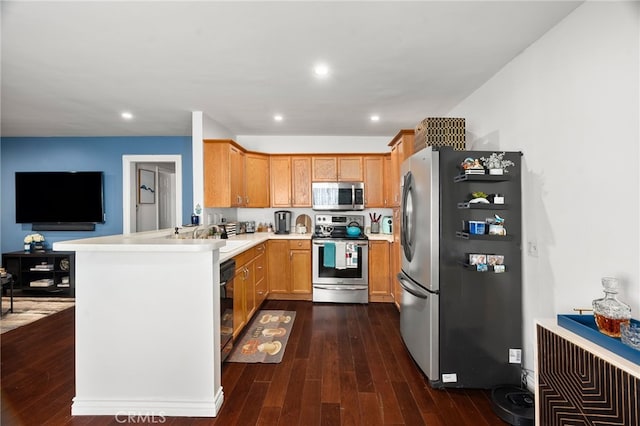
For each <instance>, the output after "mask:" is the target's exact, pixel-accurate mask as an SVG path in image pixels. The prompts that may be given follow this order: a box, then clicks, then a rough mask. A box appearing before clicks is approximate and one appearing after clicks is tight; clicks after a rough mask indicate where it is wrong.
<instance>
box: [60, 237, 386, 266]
mask: <svg viewBox="0 0 640 426" xmlns="http://www.w3.org/2000/svg"><path fill="white" fill-rule="evenodd" d="M172 235H173V230H171V229H162V230H158V231H147V232H136V233H133V234H121V235H108V236H103V237H94V238H83V239H79V240H69V241H59V242H55V243H53V249H54V250H58V251H60V250H62V251H104V252H108V251H131V252H138V251H139V252H176V251H180V252H200V251H209V250H215V249H220V261H224V260H226V259H229V258H231V257H234V256H237V255H238V254H240V253H242V252H244V251H246V250H248V249H250V248H252V247H254V246H256V245H258V244H260V243H263V242H265V241H268V240H310V239H311V233H306V234H297V233H291V234H275V233H273V232H256V233H253V234H239V235H235V236H233V237H231V238H229V239H228V240H223V239H214V238H199V239H191V238H171V236H172ZM367 237H368V238H369V240H372V241H387V242H393V236H392V235H389V234H367ZM227 241H229V242H230V243H229V244H227ZM232 241H246V242H247V243H246V244H242V245H237V243H231V242H232ZM231 245H233V247H229V246H231ZM225 246H226V248H225Z"/></svg>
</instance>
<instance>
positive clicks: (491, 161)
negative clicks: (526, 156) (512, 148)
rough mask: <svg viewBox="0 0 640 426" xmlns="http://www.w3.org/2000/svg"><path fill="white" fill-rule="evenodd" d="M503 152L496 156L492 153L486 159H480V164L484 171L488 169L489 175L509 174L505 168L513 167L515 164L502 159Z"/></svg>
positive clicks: (495, 153)
mask: <svg viewBox="0 0 640 426" xmlns="http://www.w3.org/2000/svg"><path fill="white" fill-rule="evenodd" d="M504 154H505V153H504V152H501V153H500V154H498V153H497V152H494V153H493V154H491V155H490V156H489V157H488V158H485V157H480V160H481V161H482V164H483V165H484V167H485V168H486V169H489V174H490V175H501V174H503V173H509V172H508V170H507V167H509V166H515V163H514V162H513V161H511V160H505V159H504Z"/></svg>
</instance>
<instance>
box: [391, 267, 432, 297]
mask: <svg viewBox="0 0 640 426" xmlns="http://www.w3.org/2000/svg"><path fill="white" fill-rule="evenodd" d="M396 278H397V279H398V282H399V283H400V287H402V288H403V289H405V290H406V291H408V292H409V293H411V294H413V295H414V296H415V297H419V298H420V299H427V298H428V297H429V292H428V291H424V290H420V289H418V288H416V287H415V286H414V284H413V283H412V282H411V281H409V280H408V279H407V277H406V275H404V274H403V273H402V272H400V273H398V275H397V276H396Z"/></svg>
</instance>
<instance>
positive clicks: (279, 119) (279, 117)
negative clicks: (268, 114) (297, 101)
mask: <svg viewBox="0 0 640 426" xmlns="http://www.w3.org/2000/svg"><path fill="white" fill-rule="evenodd" d="M273 119H274V120H275V121H282V120H283V119H284V117H283V116H281V115H280V114H276V115H274V116H273Z"/></svg>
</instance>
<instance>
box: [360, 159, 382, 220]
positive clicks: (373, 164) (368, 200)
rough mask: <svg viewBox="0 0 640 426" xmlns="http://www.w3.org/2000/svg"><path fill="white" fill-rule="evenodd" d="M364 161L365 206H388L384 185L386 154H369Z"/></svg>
mask: <svg viewBox="0 0 640 426" xmlns="http://www.w3.org/2000/svg"><path fill="white" fill-rule="evenodd" d="M363 163H364V196H365V199H364V203H365V207H367V208H370V207H386V206H385V204H384V200H385V187H384V177H383V176H384V164H385V156H383V155H376V156H367V157H364V158H363Z"/></svg>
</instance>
